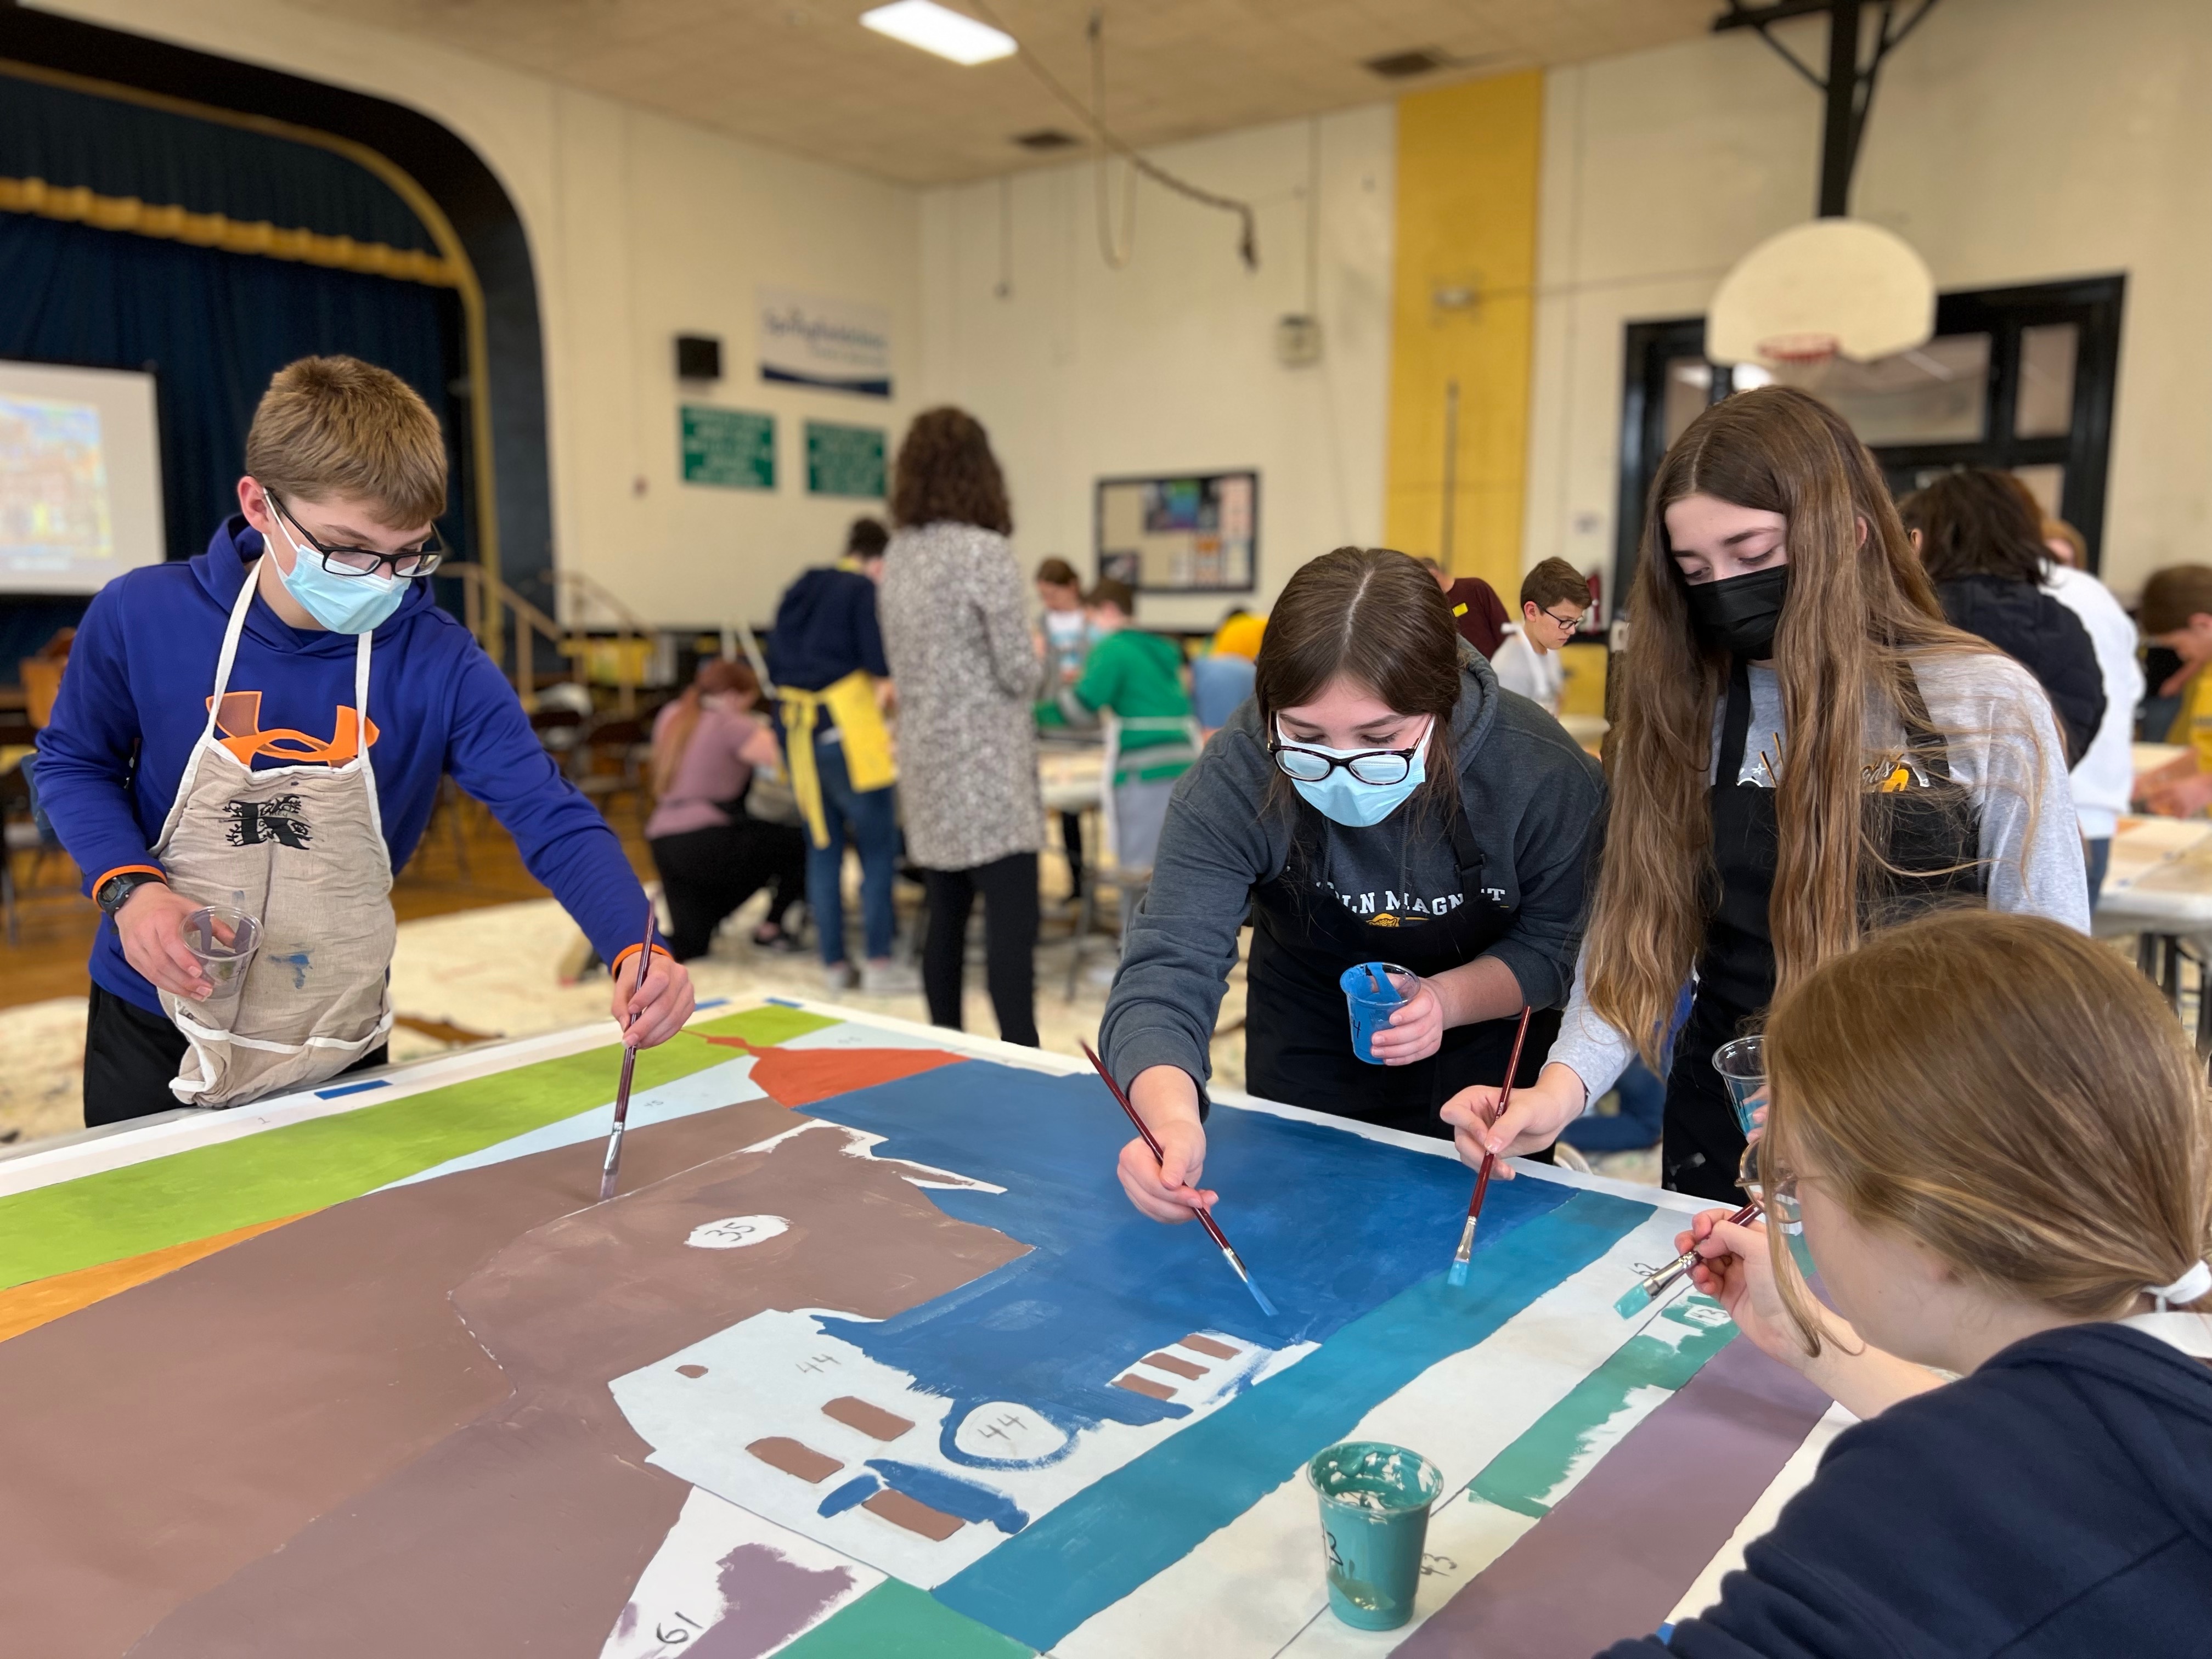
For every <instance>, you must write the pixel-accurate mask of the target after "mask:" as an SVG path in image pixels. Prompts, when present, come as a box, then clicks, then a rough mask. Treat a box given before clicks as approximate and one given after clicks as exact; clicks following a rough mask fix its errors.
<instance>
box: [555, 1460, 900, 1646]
mask: <svg viewBox="0 0 2212 1659" xmlns="http://www.w3.org/2000/svg"><path fill="white" fill-rule="evenodd" d="M747 1544H754V1545H759V1546H761V1547H764V1548H767V1549H770V1550H773V1551H775V1553H777V1554H778V1555H780V1556H781V1557H782V1558H783V1559H785V1560H787V1561H788V1562H790V1563H792V1565H794V1566H799V1567H804V1568H805V1569H807V1570H808V1571H811V1572H829V1571H843V1572H845V1573H846V1574H847V1575H848V1576H849V1577H850V1578H851V1580H852V1583H851V1586H850V1588H849V1589H847V1590H846V1591H845V1592H844V1594H842V1595H840V1596H839V1597H837V1599H836V1600H835V1601H831V1602H830V1603H829V1605H828V1606H826V1607H823V1609H822V1613H821V1615H820V1617H818V1618H817V1619H816V1620H813V1622H812V1623H811V1624H810V1625H808V1626H806V1628H807V1629H809V1630H811V1629H812V1628H813V1627H814V1625H818V1624H820V1623H821V1622H822V1620H824V1619H827V1618H828V1617H829V1615H830V1614H831V1613H835V1612H836V1611H837V1609H838V1608H840V1607H843V1606H845V1605H846V1603H848V1602H849V1601H857V1600H858V1599H859V1598H860V1596H862V1595H866V1593H867V1592H868V1591H870V1590H872V1589H874V1588H875V1587H876V1586H877V1585H878V1584H880V1583H883V1582H884V1576H883V1574H881V1573H879V1572H878V1571H875V1570H874V1569H873V1568H872V1567H865V1566H862V1565H860V1563H859V1562H857V1561H850V1560H848V1559H846V1558H845V1557H843V1556H842V1555H840V1554H838V1553H837V1552H836V1551H835V1550H833V1549H828V1548H825V1547H823V1546H822V1545H820V1544H817V1543H816V1542H815V1541H813V1540H812V1539H811V1538H802V1537H801V1536H799V1534H797V1533H795V1532H792V1531H790V1530H788V1529H787V1528H782V1527H779V1526H777V1525H776V1524H775V1522H772V1521H763V1519H761V1517H760V1516H757V1515H754V1514H751V1513H750V1512H748V1511H747V1510H741V1509H739V1508H738V1506H737V1505H736V1504H725V1503H724V1502H723V1501H722V1500H721V1499H720V1498H717V1497H715V1496H714V1493H712V1492H701V1491H699V1490H698V1489H697V1488H696V1487H695V1488H693V1490H692V1492H691V1494H690V1496H689V1497H688V1498H685V1499H684V1508H683V1510H681V1511H680V1512H679V1513H678V1516H677V1517H676V1524H675V1525H674V1526H672V1527H671V1528H669V1529H668V1536H667V1537H666V1538H665V1539H663V1540H662V1541H661V1545H660V1547H659V1550H657V1551H655V1552H654V1553H653V1559H652V1560H651V1561H649V1562H647V1564H646V1569H645V1571H644V1572H642V1573H641V1574H640V1575H639V1577H638V1581H637V1588H636V1589H634V1590H632V1591H631V1592H630V1596H629V1606H628V1607H625V1608H624V1609H623V1617H622V1618H621V1620H617V1623H616V1626H615V1630H614V1633H613V1634H611V1635H610V1636H609V1637H608V1638H607V1639H606V1642H605V1644H604V1645H603V1646H602V1647H601V1648H600V1649H599V1659H678V1656H679V1655H681V1654H682V1653H683V1652H684V1650H686V1649H687V1648H689V1647H690V1646H691V1644H693V1643H695V1642H696V1641H697V1639H698V1638H700V1637H701V1636H702V1635H703V1634H704V1633H705V1632H708V1631H710V1630H712V1629H713V1628H714V1626H716V1625H717V1624H719V1623H720V1621H721V1620H722V1619H723V1617H724V1616H725V1615H726V1613H729V1611H730V1607H729V1604H728V1603H727V1601H726V1600H725V1599H724V1597H723V1595H722V1588H721V1584H720V1577H721V1565H722V1559H723V1558H724V1557H725V1556H726V1555H728V1554H729V1553H731V1552H732V1550H735V1549H738V1548H740V1547H743V1546H744V1545H747ZM625 1627H627V1628H625ZM793 1634H794V1635H797V1634H799V1632H793Z"/></svg>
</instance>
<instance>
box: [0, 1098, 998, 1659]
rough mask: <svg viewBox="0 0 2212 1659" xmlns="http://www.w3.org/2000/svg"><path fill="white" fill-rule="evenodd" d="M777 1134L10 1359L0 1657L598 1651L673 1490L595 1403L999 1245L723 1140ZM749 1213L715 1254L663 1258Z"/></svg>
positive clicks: (421, 1197) (813, 1169) (619, 1423)
mask: <svg viewBox="0 0 2212 1659" xmlns="http://www.w3.org/2000/svg"><path fill="white" fill-rule="evenodd" d="M788 1127H791V1118H790V1115H789V1114H788V1113H787V1111H786V1110H784V1109H782V1108H781V1107H780V1106H777V1105H776V1104H775V1103H771V1102H768V1101H749V1102H745V1103H742V1104H738V1105H735V1106H731V1107H726V1108H724V1109H721V1110H720V1111H715V1112H708V1113H702V1114H700V1115H697V1116H694V1117H690V1118H685V1119H682V1120H679V1121H676V1122H672V1123H665V1124H658V1125H654V1126H652V1127H647V1128H642V1129H639V1130H635V1131H633V1132H632V1133H631V1135H630V1136H629V1141H628V1145H627V1148H626V1150H627V1152H628V1157H627V1158H626V1160H625V1169H624V1173H625V1176H626V1177H627V1178H629V1180H631V1181H634V1182H635V1183H636V1184H635V1186H634V1187H633V1188H631V1189H630V1190H629V1191H626V1192H625V1193H624V1194H623V1195H622V1196H621V1197H619V1198H617V1199H616V1200H614V1201H613V1202H611V1203H608V1204H605V1205H598V1204H594V1203H593V1202H592V1200H593V1198H594V1196H595V1194H596V1192H597V1188H598V1176H599V1158H600V1155H601V1152H602V1150H603V1149H602V1148H601V1147H600V1146H596V1145H590V1144H586V1145H583V1146H573V1147H565V1148H562V1149H559V1150H557V1151H554V1152H544V1153H539V1154H537V1155H535V1156H532V1157H529V1158H517V1159H514V1160H512V1161H510V1162H508V1163H505V1164H496V1165H493V1166H491V1167H489V1168H487V1169H481V1170H464V1171H462V1172H460V1173H459V1174H456V1175H453V1176H446V1177H443V1178H441V1179H440V1180H437V1181H435V1182H422V1183H421V1184H418V1185H416V1186H410V1187H404V1188H398V1189H395V1190H393V1191H390V1192H385V1193H379V1194H371V1195H370V1196H368V1197H366V1198H362V1199H358V1200H354V1201H353V1202H351V1203H348V1204H343V1205H339V1206H336V1207H334V1208H331V1209H329V1210H325V1211H322V1212H319V1213H317V1214H314V1215H311V1216H308V1217H307V1218H303V1219H301V1220H300V1221H296V1222H295V1223H293V1224H292V1225H290V1226H289V1227H286V1228H284V1229H283V1230H282V1231H281V1232H279V1233H277V1234H275V1235H270V1236H266V1237H259V1238H253V1239H249V1240H246V1242H245V1243H240V1244H236V1245H234V1246H232V1247H231V1248H230V1249H227V1250H224V1251H222V1252H221V1253H220V1254H218V1255H213V1256H210V1257H208V1258H207V1259H205V1260H204V1261H196V1262H192V1263H191V1264H190V1265H188V1266H186V1267H181V1268H179V1269H178V1270H177V1271H175V1272H173V1273H168V1274H167V1275H166V1276H165V1277H163V1278H161V1279H155V1280H154V1281H152V1282H151V1283H149V1284H143V1285H137V1286H136V1287H135V1288H133V1289H131V1290H129V1291H124V1292H123V1293H121V1294H120V1295H117V1296H112V1297H108V1298H107V1299H106V1300H105V1301H102V1302H100V1303H98V1304H95V1305H94V1306H91V1307H88V1308H85V1309H82V1310H79V1311H78V1312H76V1313H75V1314H73V1315H71V1316H70V1317H68V1318H66V1319H62V1320H58V1321H56V1322H52V1323H51V1324H48V1325H45V1326H42V1327H40V1328H38V1329H36V1330H33V1331H29V1332H27V1333H26V1334H23V1335H21V1336H19V1337H17V1338H15V1340H12V1341H9V1342H6V1343H0V1399H4V1400H6V1401H9V1411H8V1412H7V1413H0V1468H5V1469H6V1471H7V1476H6V1479H5V1480H0V1607H6V1608H7V1613H6V1615H5V1627H6V1631H7V1637H6V1641H5V1643H4V1644H3V1645H4V1646H5V1648H6V1649H7V1650H9V1651H10V1652H21V1653H26V1654H32V1653H35V1654H38V1655H40V1656H41V1659H72V1656H79V1655H83V1656H103V1659H104V1656H112V1655H116V1654H119V1653H121V1652H122V1651H123V1650H125V1649H126V1648H130V1649H131V1652H132V1655H133V1659H185V1656H189V1659H231V1656H237V1659H246V1656H255V1659H258V1656H263V1655H267V1654H272V1653H295V1652H296V1653H313V1654H314V1655H316V1656H318V1659H354V1656H359V1659H369V1656H375V1659H387V1656H392V1655H397V1654H405V1655H408V1656H410V1659H418V1656H419V1659H443V1656H448V1655H450V1656H453V1659H462V1656H467V1659H479V1656H482V1655H483V1654H487V1653H529V1654H532V1655H542V1656H551V1659H562V1656H574V1659H596V1656H597V1655H598V1653H599V1649H600V1645H601V1644H602V1643H603V1642H604V1640H605V1637H606V1634H607V1632H608V1631H609V1630H610V1629H611V1628H612V1626H613V1625H614V1622H615V1620H616V1619H617V1616H618V1615H619V1614H620V1613H621V1611H622V1609H623V1605H624V1603H625V1602H626V1601H627V1600H628V1597H629V1591H630V1589H632V1587H633V1586H634V1585H635V1583H636V1580H637V1576H638V1574H639V1572H640V1571H641V1570H642V1569H643V1567H644V1566H645V1565H646V1563H647V1561H648V1560H649V1559H651V1557H652V1555H653V1552H654V1551H655V1550H656V1549H657V1548H658V1547H659V1544H660V1542H661V1540H662V1539H663V1538H664V1537H665V1534H666V1533H667V1529H668V1528H669V1526H670V1525H671V1523H672V1522H673V1521H674V1520H675V1518H676V1515H677V1511H678V1509H679V1508H680V1506H681V1504H682V1503H683V1500H684V1495H685V1493H686V1492H687V1491H688V1490H689V1489H688V1487H686V1486H685V1485H684V1483H683V1482H682V1481H680V1480H677V1479H676V1478H675V1477H674V1476H672V1475H670V1474H665V1472H663V1471H661V1470H659V1469H658V1468H652V1467H650V1466H648V1465H647V1463H646V1462H645V1458H646V1455H647V1453H648V1452H649V1451H650V1448H649V1447H647V1445H645V1444H644V1443H642V1442H641V1441H640V1440H639V1439H638V1438H637V1437H636V1435H635V1433H634V1432H633V1431H631V1430H630V1429H629V1425H628V1424H627V1423H626V1422H625V1421H624V1420H623V1418H622V1416H621V1413H620V1412H619V1411H618V1410H617V1408H616V1407H615V1405H614V1403H613V1401H612V1398H611V1395H609V1393H608V1391H607V1387H606V1385H607V1383H608V1382H609V1380H611V1378H613V1377H615V1376H620V1375H623V1373H625V1372H628V1371H630V1370H636V1369H638V1368H639V1367H640V1366H641V1365H644V1364H652V1363H655V1362H657V1361H659V1360H662V1359H664V1358H666V1357H667V1356H668V1355H669V1354H670V1353H671V1352H673V1351H675V1350H678V1349H680V1348H682V1347H683V1346H685V1345H687V1344H689V1343H690V1342H693V1341H696V1340H699V1339H700V1338H702V1337H704V1336H706V1335H708V1334H710V1333H712V1332H714V1331H716V1330H720V1329H722V1328H725V1327H726V1326H728V1325H731V1324H733V1323H735V1322H738V1321H739V1320H742V1319H744V1318H747V1317H750V1316H751V1315H753V1314H755V1313H757V1312H761V1311H763V1310H767V1309H770V1308H799V1307H837V1308H846V1309H849V1310H852V1311H854V1312H855V1313H857V1314H860V1315H861V1316H864V1317H867V1318H878V1319H880V1318H887V1317H889V1316H891V1315H892V1314H895V1313H897V1312H899V1311H901V1310H904V1309H906V1308H908V1307H911V1306H914V1305H915V1304H917V1303H920V1302H922V1301H926V1300H927V1299H929V1298H930V1297H935V1296H939V1295H942V1294H944V1293H945V1292H946V1291H950V1290H952V1289H955V1288H957V1286H959V1285H963V1284H965V1283H968V1282H969V1281H970V1280H972V1279H975V1278H977V1277H979V1276H981V1274H983V1273H987V1272H989V1271H990V1270H991V1269H992V1268H994V1267H999V1266H1000V1265H1002V1264H1003V1263H1005V1262H1006V1261H1010V1260H1012V1258H1013V1257H1015V1256H1017V1255H1020V1254H1021V1253H1022V1247H1021V1246H1019V1245H1018V1244H1016V1243H1014V1242H1012V1240H1009V1239H1007V1238H1006V1237H1004V1236H1002V1235H1000V1234H999V1233H996V1232H994V1231H991V1230H989V1229H987V1228H983V1227H977V1226H973V1225H968V1224H965V1223H962V1222H957V1221H954V1220H952V1219H951V1218H948V1217H947V1216H945V1214H943V1213H942V1212H940V1211H939V1210H938V1209H937V1208H936V1206H934V1205H933V1204H932V1203H931V1202H930V1200H929V1199H928V1196H927V1194H924V1193H922V1192H921V1191H920V1190H918V1189H916V1188H915V1187H913V1186H912V1185H910V1184H909V1183H908V1182H906V1181H905V1180H904V1179H902V1175H901V1166H899V1165H897V1164H891V1163H878V1162H874V1161H871V1160H864V1159H856V1158H848V1157H846V1156H845V1154H844V1150H843V1149H844V1146H845V1139H844V1137H843V1136H842V1134H822V1135H815V1134H805V1135H798V1136H793V1137H792V1138H791V1139H788V1140H785V1141H783V1142H781V1143H780V1144H779V1145H778V1146H775V1147H773V1148H771V1149H769V1150H768V1151H765V1152H750V1153H748V1152H736V1151H732V1150H731V1149H732V1148H738V1147H744V1146H749V1145H752V1144H754V1143H756V1142H758V1141H760V1140H762V1139H765V1138H766V1137H768V1136H769V1135H772V1134H775V1133H777V1132H778V1131H780V1130H782V1129H786V1128H788ZM762 1212H773V1213H775V1214H778V1215H781V1216H784V1217H786V1218H787V1219H788V1220H789V1221H790V1223H791V1227H790V1231H788V1232H787V1233H785V1234H783V1235H781V1237H777V1238H775V1239H771V1240H769V1241H767V1242H765V1243H762V1244H760V1245H758V1246H756V1247H755V1248H753V1249H750V1250H747V1251H744V1252H743V1253H742V1260H741V1261H737V1262H732V1261H731V1253H728V1252H724V1251H717V1250H692V1249H684V1238H685V1237H687V1236H688V1235H689V1233H690V1231H691V1229H692V1228H694V1227H696V1226H697V1225H701V1224H702V1223H704V1222H708V1221H714V1220H717V1219H720V1218H723V1217H726V1216H729V1215H733V1214H739V1215H742V1214H757V1213H762ZM802 1246H803V1247H804V1248H802ZM142 1632H144V1634H143V1639H138V1640H137V1645H136V1646H135V1647H133V1646H132V1644H133V1641H134V1638H141V1633H142Z"/></svg>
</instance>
